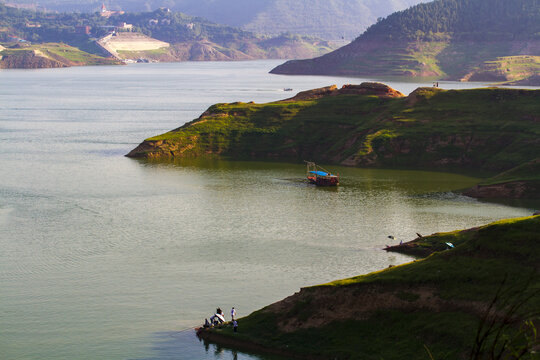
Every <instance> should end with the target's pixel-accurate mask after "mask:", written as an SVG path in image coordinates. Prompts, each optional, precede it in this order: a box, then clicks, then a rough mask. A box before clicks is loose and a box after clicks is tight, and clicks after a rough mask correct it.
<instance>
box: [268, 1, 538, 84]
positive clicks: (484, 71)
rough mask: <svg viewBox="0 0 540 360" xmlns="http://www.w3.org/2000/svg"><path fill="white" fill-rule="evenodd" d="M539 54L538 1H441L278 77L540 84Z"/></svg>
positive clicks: (284, 68) (280, 70)
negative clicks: (428, 78) (415, 78)
mask: <svg viewBox="0 0 540 360" xmlns="http://www.w3.org/2000/svg"><path fill="white" fill-rule="evenodd" d="M539 55H540V3H539V1H538V0H515V1H505V0H495V1H494V0H436V1H433V2H430V3H425V4H419V5H416V6H414V7H412V8H410V9H407V10H404V11H400V12H396V13H394V14H392V15H390V16H388V17H387V18H385V19H384V20H382V21H379V22H378V23H376V24H374V25H372V26H371V27H370V28H369V29H367V30H366V32H364V33H363V34H362V35H361V36H360V37H358V38H357V39H356V40H355V41H354V42H352V43H351V44H349V45H347V46H345V47H343V48H340V49H338V50H336V51H334V52H332V53H330V54H327V55H324V56H322V57H319V58H315V59H312V60H305V61H290V62H287V63H285V64H283V65H281V66H279V67H277V68H275V69H274V70H272V72H273V73H277V74H325V75H327V74H333V75H336V74H339V75H359V76H373V75H379V76H431V77H436V78H444V79H451V80H463V81H467V80H478V81H486V80H487V81H490V80H495V81H500V82H505V81H510V82H516V81H526V80H527V79H530V80H532V83H533V84H540V83H538V82H537V79H538V77H539V75H540V74H539V68H538V59H537V57H538V56H539ZM535 57H536V58H535Z"/></svg>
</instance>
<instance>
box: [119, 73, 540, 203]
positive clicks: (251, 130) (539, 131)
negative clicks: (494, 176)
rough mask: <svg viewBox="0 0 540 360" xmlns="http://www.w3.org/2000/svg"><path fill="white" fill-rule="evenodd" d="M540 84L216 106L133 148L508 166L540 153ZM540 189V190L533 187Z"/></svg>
mask: <svg viewBox="0 0 540 360" xmlns="http://www.w3.org/2000/svg"><path fill="white" fill-rule="evenodd" d="M539 119H540V90H514V89H497V88H491V89H474V90H450V91H445V90H442V89H439V88H419V89H417V90H416V91H414V92H413V93H411V94H410V95H409V96H408V97H404V96H402V95H401V96H400V94H398V93H396V92H395V91H394V90H392V89H390V88H388V87H385V86H384V85H381V84H371V83H366V84H362V85H360V86H348V87H344V88H342V89H337V88H323V89H319V90H313V91H311V92H305V93H300V94H299V95H298V96H296V97H295V98H292V99H289V100H284V101H278V102H274V103H268V104H254V103H232V104H216V105H213V106H211V107H210V108H209V109H208V110H207V111H206V112H205V113H204V114H203V115H202V116H201V117H200V118H198V119H196V120H194V121H193V122H191V123H188V124H186V125H184V126H182V127H181V128H178V129H176V130H173V131H171V132H168V133H166V134H163V135H160V136H156V137H152V138H149V139H147V140H146V141H145V142H143V143H142V144H141V145H139V147H137V148H136V149H134V150H133V151H132V152H131V153H130V154H129V155H128V156H132V157H145V158H172V157H178V158H181V157H197V156H200V157H209V156H219V157H226V158H233V159H245V158H255V159H280V160H286V161H293V162H301V161H302V160H306V159H311V160H314V161H317V162H324V163H334V164H342V165H347V166H363V167H365V166H376V167H400V168H429V169H441V170H445V171H448V170H461V171H462V170H466V169H469V170H485V171H489V172H492V173H495V172H501V171H506V170H509V169H512V168H514V167H516V166H519V165H522V164H524V163H526V162H529V161H532V160H534V159H536V158H537V157H538V154H540V137H539V135H540V125H539V124H540V123H539V121H538V120H539ZM536 196H540V194H536Z"/></svg>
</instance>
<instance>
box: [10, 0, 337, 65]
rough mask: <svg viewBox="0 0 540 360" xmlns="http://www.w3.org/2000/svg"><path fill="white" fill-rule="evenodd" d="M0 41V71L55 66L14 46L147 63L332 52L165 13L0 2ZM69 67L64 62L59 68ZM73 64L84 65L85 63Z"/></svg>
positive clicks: (305, 41) (315, 42) (301, 39)
mask: <svg viewBox="0 0 540 360" xmlns="http://www.w3.org/2000/svg"><path fill="white" fill-rule="evenodd" d="M96 40H98V41H96ZM158 40H159V41H158ZM0 42H2V43H3V44H4V47H8V48H10V49H11V50H10V52H9V55H10V58H9V59H8V60H9V61H8V62H7V63H6V62H4V64H3V65H2V64H0V67H2V66H3V67H29V66H31V67H40V66H41V65H46V66H53V64H52V63H51V61H42V60H41V59H39V61H37V59H35V58H34V57H33V56H31V55H32V54H33V53H32V51H34V52H35V51H41V50H39V49H38V48H36V49H30V48H28V49H27V50H28V51H25V52H14V53H13V51H15V48H14V46H15V47H17V48H19V47H21V46H24V47H25V48H26V47H28V45H29V44H30V43H32V44H34V45H36V44H43V43H64V44H69V45H71V46H73V47H76V48H78V49H80V50H83V51H85V52H89V53H93V54H98V55H105V56H113V57H115V58H117V59H126V60H137V59H138V60H145V61H184V60H194V61H195V60H199V61H201V60H202V61H204V60H253V59H267V58H273V59H298V58H301V59H306V58H311V57H314V56H319V55H321V54H324V53H327V52H329V51H331V50H333V49H335V48H336V46H335V45H333V44H330V43H329V42H327V41H323V40H321V39H318V38H315V37H308V36H301V35H292V34H288V35H280V36H273V37H272V36H260V35H256V34H254V33H252V32H249V31H244V30H241V29H238V28H234V27H231V26H227V25H220V24H216V23H214V22H211V21H208V20H206V19H203V18H200V17H192V16H188V15H186V14H183V13H180V12H175V11H169V10H167V9H158V10H155V11H152V12H140V13H132V12H125V13H124V12H116V13H114V12H102V13H101V14H98V13H97V12H93V13H47V12H43V11H32V10H27V9H17V8H14V7H10V6H6V5H3V4H2V3H0ZM49 49H57V47H55V46H52V47H47V50H46V51H45V52H47V53H48V54H53V53H55V51H52V50H49ZM104 50H106V52H104ZM45 52H43V51H41V52H40V53H39V54H40V55H43V54H44V53H45ZM15 54H17V56H15ZM3 55H6V54H4V50H1V51H0V61H1V60H2V56H3ZM57 55H58V54H55V55H54V56H57ZM51 56H52V55H51ZM51 56H48V57H49V58H50V57H51ZM81 56H82V55H81ZM77 57H80V56H78V55H77ZM83 57H84V58H89V59H90V57H87V56H86V55H85V56H83ZM6 59H7V58H6ZM4 60H5V59H4ZM48 60H51V59H48ZM92 61H94V60H92ZM71 63H73V62H72V61H67V62H65V61H62V64H63V65H66V64H71ZM76 63H78V64H79V65H82V64H84V61H82V60H81V61H76ZM56 65H58V66H61V64H56V63H55V64H54V66H56ZM63 65H62V66H63Z"/></svg>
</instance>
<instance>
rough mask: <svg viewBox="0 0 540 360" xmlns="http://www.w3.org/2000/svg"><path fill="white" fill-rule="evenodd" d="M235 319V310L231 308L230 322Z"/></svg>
mask: <svg viewBox="0 0 540 360" xmlns="http://www.w3.org/2000/svg"><path fill="white" fill-rule="evenodd" d="M235 318H236V309H235V308H234V306H233V307H232V309H231V321H234V319H235Z"/></svg>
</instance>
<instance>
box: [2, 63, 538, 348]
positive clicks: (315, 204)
mask: <svg viewBox="0 0 540 360" xmlns="http://www.w3.org/2000/svg"><path fill="white" fill-rule="evenodd" d="M279 63H280V62H279V61H255V62H233V63H176V64H137V65H130V66H116V67H114V66H112V67H84V68H68V69H47V70H9V71H6V70H3V71H0V109H1V110H0V111H1V116H0V249H1V251H0V353H1V358H2V359H99V358H103V359H262V357H257V356H254V355H248V354H243V353H238V352H233V351H231V350H226V349H221V348H218V347H215V346H213V345H207V346H205V345H204V344H202V343H200V342H199V341H198V340H197V339H196V337H195V336H194V334H193V331H192V330H187V331H185V330H186V329H190V328H192V327H193V326H196V325H199V324H200V323H201V322H202V321H203V319H204V318H205V317H209V316H210V315H211V314H212V313H213V311H214V310H215V308H216V307H217V306H221V307H222V308H223V309H225V310H226V312H228V310H229V309H230V308H231V306H235V307H236V308H237V310H238V313H239V315H240V316H245V315H247V314H249V313H250V312H251V311H253V310H256V309H258V308H260V307H262V306H265V305H267V304H270V303H272V302H275V301H278V300H280V299H282V298H284V297H286V296H288V295H291V294H292V293H294V292H295V291H298V290H299V288H300V287H302V286H308V285H314V284H319V283H324V282H328V281H331V280H335V279H340V278H345V277H350V276H355V275H358V274H362V273H367V272H370V271H374V270H378V269H382V268H385V267H388V266H389V265H392V264H400V263H404V262H407V261H409V260H410V258H408V257H406V256H401V255H396V254H387V253H386V252H384V251H381V250H380V249H381V248H382V247H384V246H385V244H388V243H392V241H391V240H390V239H388V238H387V236H388V235H395V236H396V237H397V238H398V239H403V240H410V239H413V238H414V237H415V233H416V232H419V233H422V234H430V233H433V232H438V231H450V230H455V229H461V228H468V227H471V226H476V225H481V224H485V223H488V222H490V221H493V220H497V219H502V218H509V217H516V216H525V215H529V214H531V209H529V208H526V207H516V206H508V205H500V204H489V203H482V202H478V201H475V200H472V199H469V198H466V197H461V196H456V195H453V194H452V193H451V192H450V191H451V190H453V189H459V188H465V187H468V186H471V185H473V184H474V183H475V182H476V181H477V179H475V178H474V177H470V176H463V175H452V174H444V173H433V172H422V171H397V170H372V169H354V168H341V167H332V170H334V171H337V172H339V173H340V174H341V176H342V186H340V187H339V188H338V189H320V188H315V187H313V186H310V185H307V184H306V183H304V182H303V181H302V179H303V175H304V167H303V165H301V164H284V163H261V162H221V161H198V162H195V161H192V162H189V163H176V164H175V163H148V162H144V161H137V160H132V159H128V158H125V157H124V156H123V155H124V154H126V153H127V152H129V150H131V149H132V148H134V147H135V146H136V145H137V144H138V143H139V142H141V141H142V140H143V139H145V138H148V137H150V136H153V135H156V134H159V133H163V132H166V131H168V130H171V129H173V128H176V127H178V126H180V125H182V124H183V123H185V122H186V121H190V120H192V119H194V118H196V117H198V116H199V115H200V113H202V112H203V111H204V110H205V109H206V108H207V107H208V106H209V105H211V104H213V103H216V102H232V101H252V100H253V101H255V102H266V101H271V100H278V99H282V98H284V97H289V96H291V95H292V93H286V92H283V90H282V89H283V88H293V89H294V92H297V91H301V90H307V89H310V88H315V87H321V86H325V85H330V84H338V85H342V84H345V83H360V82H361V81H363V80H362V79H355V78H332V77H316V76H309V77H299V76H298V77H286V76H277V75H269V74H268V73H267V72H268V70H270V69H271V68H272V67H274V66H276V65H277V64H279ZM388 84H390V85H391V86H393V87H395V88H397V89H398V90H400V91H402V92H404V93H409V92H410V91H412V90H414V89H415V88H416V87H417V86H419V85H421V84H418V83H403V82H402V83H400V82H388ZM423 85H427V86H429V85H430V84H423ZM440 86H441V87H443V88H465V87H478V86H479V85H478V84H461V83H446V82H440ZM240 326H241V324H240Z"/></svg>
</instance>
